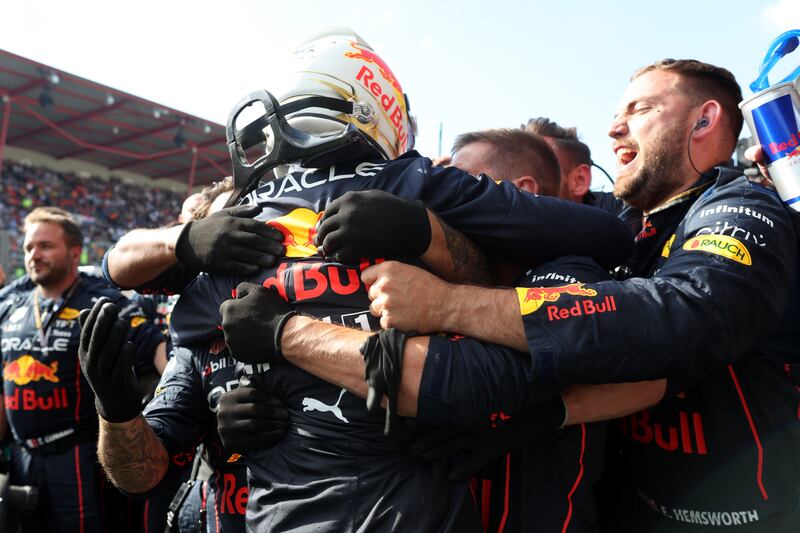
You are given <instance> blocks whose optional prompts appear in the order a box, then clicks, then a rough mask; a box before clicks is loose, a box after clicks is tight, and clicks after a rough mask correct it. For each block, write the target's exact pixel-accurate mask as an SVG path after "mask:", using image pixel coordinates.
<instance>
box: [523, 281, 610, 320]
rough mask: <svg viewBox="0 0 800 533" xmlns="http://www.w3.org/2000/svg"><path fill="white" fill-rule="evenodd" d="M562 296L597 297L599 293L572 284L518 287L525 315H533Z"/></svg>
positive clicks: (580, 284) (581, 284)
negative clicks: (547, 303)
mask: <svg viewBox="0 0 800 533" xmlns="http://www.w3.org/2000/svg"><path fill="white" fill-rule="evenodd" d="M562 294H567V295H570V296H597V291H596V290H594V289H587V288H584V286H583V283H570V284H568V285H560V286H557V287H531V288H524V287H517V297H518V298H519V308H520V311H521V312H522V314H523V315H529V314H531V313H533V312H534V311H536V310H538V309H539V308H540V307H541V306H542V305H544V304H545V303H546V302H555V301H558V299H559V298H561V295H562Z"/></svg>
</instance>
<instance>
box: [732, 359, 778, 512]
mask: <svg viewBox="0 0 800 533" xmlns="http://www.w3.org/2000/svg"><path fill="white" fill-rule="evenodd" d="M728 371H729V372H730V374H731V379H732V380H733V386H734V387H736V392H737V394H739V399H740V400H741V402H742V408H743V409H744V416H745V417H746V418H747V423H748V424H749V425H750V431H751V432H752V433H753V439H754V440H755V441H756V447H757V448H758V469H757V470H756V482H757V483H758V488H759V489H760V490H761V496H762V497H763V498H764V499H765V500H769V496H768V495H767V489H765V488H764V482H763V481H762V475H763V470H764V448H762V447H761V439H760V438H759V436H758V431H757V430H756V425H755V423H753V417H752V416H751V415H750V407H748V405H747V400H745V399H744V393H743V392H742V387H741V386H739V379H738V378H737V377H736V372H734V370H733V366H732V365H728Z"/></svg>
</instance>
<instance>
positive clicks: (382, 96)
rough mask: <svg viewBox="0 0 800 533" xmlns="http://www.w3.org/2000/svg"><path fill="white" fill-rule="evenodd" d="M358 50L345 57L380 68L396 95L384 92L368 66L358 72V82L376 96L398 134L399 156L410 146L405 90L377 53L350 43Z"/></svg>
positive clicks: (381, 74)
mask: <svg viewBox="0 0 800 533" xmlns="http://www.w3.org/2000/svg"><path fill="white" fill-rule="evenodd" d="M350 45H351V46H352V47H353V48H355V49H356V51H355V52H346V53H345V54H344V55H345V57H349V58H351V59H359V60H361V61H364V62H365V63H370V64H374V65H375V66H377V67H378V73H379V74H380V76H381V77H382V78H383V79H384V80H385V81H386V82H388V83H389V85H391V87H392V90H393V92H394V94H393V95H392V94H387V93H385V92H384V90H383V87H382V86H381V84H380V83H378V82H377V81H375V72H374V71H373V70H372V69H370V68H369V67H368V66H366V65H364V66H362V67H361V69H360V70H359V71H358V74H357V75H356V80H358V81H360V82H361V83H362V84H363V85H364V88H366V89H367V90H368V91H369V92H371V93H372V94H373V96H375V98H376V99H377V100H378V101H379V102H380V104H381V108H382V109H383V112H384V114H385V115H386V116H387V117H388V118H389V121H390V122H391V123H392V125H393V126H394V129H395V131H396V132H397V150H398V155H399V154H401V153H403V152H405V151H406V147H407V145H408V132H406V131H405V128H406V124H405V116H406V114H407V112H408V111H407V110H406V101H405V96H404V95H403V89H402V87H400V82H398V81H397V77H396V76H395V75H394V72H392V70H391V69H390V68H389V66H388V65H387V64H386V63H385V62H384V61H383V59H381V58H380V57H379V56H378V55H377V54H375V52H373V51H372V50H369V49H368V48H365V47H363V46H361V45H359V44H358V43H350Z"/></svg>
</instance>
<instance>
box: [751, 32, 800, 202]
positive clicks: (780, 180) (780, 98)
mask: <svg viewBox="0 0 800 533" xmlns="http://www.w3.org/2000/svg"><path fill="white" fill-rule="evenodd" d="M798 35H800V31H798V30H792V31H788V32H785V33H783V34H781V35H779V36H778V38H777V39H775V41H774V42H773V43H772V45H770V48H769V50H768V51H767V54H766V56H765V57H764V62H763V63H762V68H761V72H760V73H759V76H758V78H757V79H756V80H755V81H754V82H753V83H752V84H750V88H751V90H752V91H753V92H754V93H755V94H753V96H751V97H750V98H747V99H745V100H744V101H742V102H741V103H740V104H739V109H741V110H742V115H743V116H744V120H745V122H747V127H748V128H750V133H752V134H753V139H754V140H755V141H756V142H757V143H758V144H760V145H761V150H762V151H763V153H764V163H765V164H766V166H767V169H769V175H770V177H771V178H772V182H773V183H774V184H775V189H776V190H777V191H778V195H779V196H780V197H781V199H782V200H783V202H784V203H785V204H786V205H787V206H789V207H790V208H792V209H793V210H794V211H800V127H799V126H800V95H798V91H800V85H798V83H800V76H798V73H800V67H798V68H797V69H795V71H793V72H792V73H791V74H790V75H789V76H787V77H786V78H784V79H783V80H781V83H776V84H775V85H772V86H771V87H770V86H768V85H769V79H768V77H767V75H768V73H769V71H770V70H771V69H772V67H773V66H775V64H776V63H777V62H778V61H779V60H780V59H781V58H782V57H784V56H785V55H786V54H788V53H790V52H792V51H794V50H795V49H796V48H797V46H798V42H799V41H798Z"/></svg>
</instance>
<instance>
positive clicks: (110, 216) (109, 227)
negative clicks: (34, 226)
mask: <svg viewBox="0 0 800 533" xmlns="http://www.w3.org/2000/svg"><path fill="white" fill-rule="evenodd" d="M183 196H184V194H181V193H178V192H174V191H171V190H169V189H163V188H159V187H146V186H142V185H136V184H131V183H126V182H124V181H122V180H120V179H119V178H114V177H112V178H110V179H107V180H106V179H102V178H99V177H97V176H92V177H89V178H83V177H79V176H77V175H75V174H72V173H59V172H55V171H53V170H50V169H47V168H41V167H35V166H30V165H27V164H25V163H22V162H19V161H8V160H7V161H5V162H4V163H3V167H2V180H0V198H2V199H3V201H2V202H0V231H2V230H7V231H8V232H9V233H10V234H11V236H12V238H11V240H10V262H9V264H8V265H4V266H5V267H6V271H7V272H8V274H9V277H12V278H13V277H18V276H20V275H22V273H24V263H23V255H24V252H23V250H22V244H21V242H20V239H21V227H22V221H23V219H24V218H25V215H27V214H28V213H29V212H30V211H31V210H32V209H34V208H36V207H42V206H54V207H60V208H62V209H65V210H67V211H69V212H70V213H73V214H74V215H75V216H76V217H77V218H79V219H80V221H81V222H82V229H83V231H84V243H83V244H84V254H83V257H82V258H81V264H84V265H98V264H99V263H100V260H101V259H102V257H103V254H104V253H105V252H106V250H107V249H108V248H109V247H110V246H111V244H112V243H113V242H115V241H116V240H117V239H119V237H121V236H122V235H123V234H124V233H125V232H127V231H129V230H130V229H131V228H136V227H148V228H154V227H158V226H163V225H166V224H169V223H170V222H172V221H174V220H175V217H176V214H177V213H179V212H180V207H181V202H182V201H183Z"/></svg>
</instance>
